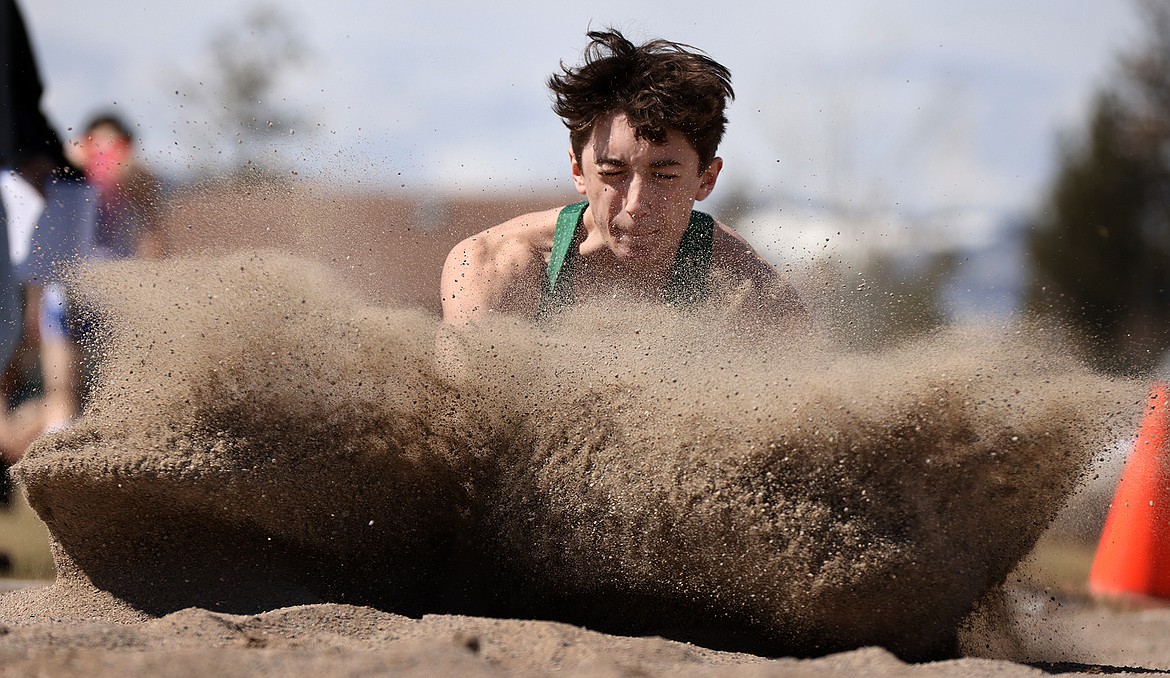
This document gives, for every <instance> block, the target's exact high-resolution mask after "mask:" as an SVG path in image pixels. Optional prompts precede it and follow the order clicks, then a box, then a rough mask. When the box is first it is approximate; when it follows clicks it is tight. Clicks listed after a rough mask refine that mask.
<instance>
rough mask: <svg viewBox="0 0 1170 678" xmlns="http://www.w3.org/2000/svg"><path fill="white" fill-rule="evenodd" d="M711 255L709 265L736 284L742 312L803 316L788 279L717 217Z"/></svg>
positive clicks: (801, 307) (798, 299) (802, 307)
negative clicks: (710, 263)
mask: <svg viewBox="0 0 1170 678" xmlns="http://www.w3.org/2000/svg"><path fill="white" fill-rule="evenodd" d="M711 256H712V267H713V268H714V269H715V270H716V271H719V272H720V273H721V274H722V275H725V276H727V277H728V278H729V280H730V282H731V283H732V284H733V285H735V286H736V287H737V288H739V294H738V295H737V296H738V297H739V301H740V302H741V303H742V304H743V306H742V310H743V311H744V312H745V313H747V314H749V315H756V316H759V317H761V318H780V317H786V318H793V317H804V316H805V314H806V310H805V307H804V304H803V303H802V302H801V301H800V297H799V295H798V294H797V293H796V290H795V289H793V287H792V285H791V284H789V282H788V280H787V279H786V278H785V277H784V276H783V275H782V274H781V273H780V272H779V271H777V270H776V267H775V266H773V265H772V264H770V263H769V262H768V260H766V259H764V257H763V256H761V255H760V253H759V252H757V251H756V250H755V248H754V247H752V246H751V244H749V243H748V241H747V240H745V239H744V237H743V236H742V235H740V234H739V233H736V232H735V230H734V229H732V228H730V227H729V226H727V225H726V224H724V223H722V222H719V221H716V222H715V233H714V242H713V243H712V251H711Z"/></svg>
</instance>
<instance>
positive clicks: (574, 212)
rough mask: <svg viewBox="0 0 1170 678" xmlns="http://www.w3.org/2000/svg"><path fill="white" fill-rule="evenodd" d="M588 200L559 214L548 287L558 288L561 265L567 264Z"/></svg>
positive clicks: (547, 271) (568, 207) (549, 258)
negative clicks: (567, 257) (566, 258)
mask: <svg viewBox="0 0 1170 678" xmlns="http://www.w3.org/2000/svg"><path fill="white" fill-rule="evenodd" d="M586 207H589V203H588V202H579V203H574V204H572V205H569V206H567V207H565V208H563V209H561V213H560V214H558V215H557V230H556V232H554V233H553V246H552V254H550V255H549V257H548V269H547V270H546V271H545V274H546V275H547V277H548V289H549V290H550V291H551V290H555V289H556V288H557V277H558V276H560V274H561V267H562V266H564V264H565V255H566V254H568V253H569V246H570V245H572V244H573V235H574V234H576V232H577V224H578V223H579V222H580V221H581V215H582V214H583V213H584V212H585V208H586Z"/></svg>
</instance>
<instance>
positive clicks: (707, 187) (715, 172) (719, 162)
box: [695, 158, 723, 200]
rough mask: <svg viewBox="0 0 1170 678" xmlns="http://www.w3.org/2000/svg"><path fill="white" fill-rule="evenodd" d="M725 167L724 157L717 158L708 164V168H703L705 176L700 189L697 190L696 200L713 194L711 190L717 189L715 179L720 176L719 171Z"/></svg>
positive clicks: (700, 183)
mask: <svg viewBox="0 0 1170 678" xmlns="http://www.w3.org/2000/svg"><path fill="white" fill-rule="evenodd" d="M722 169H723V158H715V159H714V160H712V161H711V164H710V165H707V169H705V170H703V178H702V180H701V181H700V182H699V190H697V191H695V200H705V199H706V198H707V196H709V195H711V191H714V190H715V181H716V180H717V179H718V178H719V172H720V171H721V170H722Z"/></svg>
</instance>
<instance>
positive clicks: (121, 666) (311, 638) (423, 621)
mask: <svg viewBox="0 0 1170 678" xmlns="http://www.w3.org/2000/svg"><path fill="white" fill-rule="evenodd" d="M1017 607H1018V609H1017V616H1016V617H1015V622H1016V623H1017V624H1018V625H1019V627H1020V628H1023V629H1026V633H1024V634H1023V635H1021V636H1020V637H1019V638H1017V641H1018V643H1019V645H1018V646H1017V648H1016V651H1017V652H1021V653H1022V654H1021V655H1020V659H1019V660H1018V661H1011V660H1005V659H985V658H960V659H953V660H946V661H937V662H930V663H919V664H908V663H905V662H903V661H901V660H899V659H898V658H897V657H895V656H894V655H892V654H891V653H889V652H887V651H886V650H883V649H880V648H877V647H867V648H861V649H858V650H854V651H850V652H842V653H836V654H832V655H829V656H825V657H820V658H815V659H793V658H764V657H759V656H753V655H748V654H737V653H728V652H718V651H714V650H709V649H705V648H703V647H701V646H697V645H693V644H687V643H680V642H675V641H670V640H665V639H662V638H655V637H622V636H614V635H607V634H602V633H598V632H594V631H590V630H588V629H584V628H580V627H577V626H571V625H567V624H562V623H556V622H548V621H525V620H514V619H490V618H482V617H464V616H452V615H426V616H423V617H422V618H420V619H412V618H408V617H404V616H400V615H396V614H392V613H389V612H382V611H378V610H374V609H371V608H368V607H357V606H348V605H337V604H322V605H306V606H297V607H288V608H281V609H276V610H272V611H270V612H264V613H261V614H256V615H230V614H222V613H215V612H209V611H207V610H204V609H198V608H191V609H185V610H181V611H178V612H174V613H171V614H169V615H166V616H164V617H161V618H158V619H152V620H149V621H144V622H139V623H132V624H117V623H109V622H104V623H103V622H92V621H91V622H87V621H72V622H60V621H59V622H49V621H42V622H27V621H24V622H13V621H8V622H6V623H5V624H4V625H3V626H2V627H0V674H2V675H5V676H8V675H11V676H38V675H44V676H55V675H78V676H81V675H101V676H116V675H173V676H206V675H250V676H355V675H383V674H386V673H394V674H402V675H418V676H449V675H454V674H456V673H458V674H462V675H467V676H491V675H548V674H550V673H554V672H555V673H558V674H563V675H581V676H628V675H637V676H806V675H807V676H856V675H879V676H901V675H915V676H1025V675H1027V676H1039V675H1044V674H1060V675H1101V674H1104V673H1108V674H1115V673H1120V674H1127V673H1134V674H1149V673H1159V672H1161V670H1166V669H1170V650H1168V649H1167V641H1166V638H1168V637H1170V610H1164V609H1158V610H1146V611H1140V612H1139V611H1129V612H1122V611H1116V610H1111V609H1109V608H1106V607H1102V606H1098V605H1089V604H1087V603H1084V602H1083V601H1070V600H1061V601H1052V600H1050V599H1049V598H1048V597H1045V596H1041V595H1039V594H1023V593H1020V594H1018V602H1017Z"/></svg>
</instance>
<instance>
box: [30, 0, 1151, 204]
mask: <svg viewBox="0 0 1170 678" xmlns="http://www.w3.org/2000/svg"><path fill="white" fill-rule="evenodd" d="M18 2H20V4H21V6H22V9H23V10H24V12H25V18H26V20H27V22H28V24H29V30H30V33H31V36H32V40H33V43H34V47H35V49H36V50H37V52H38V56H39V58H40V62H41V70H42V77H43V79H44V80H45V83H46V87H47V91H46V100H45V102H44V103H45V106H46V109H47V111H48V113H49V114H50V116H51V118H52V120H53V121H54V123H55V124H56V125H57V126H58V127H59V128H61V130H62V132H63V134H66V135H68V134H69V133H70V132H68V131H66V130H67V129H68V128H73V127H76V126H78V125H81V124H83V123H84V121H85V119H86V118H87V117H88V116H89V115H90V114H92V113H93V112H94V111H97V110H100V109H106V108H111V107H114V108H116V110H118V111H119V112H121V113H122V114H123V115H124V116H125V117H127V118H129V119H130V120H132V121H133V122H134V123H136V124H138V125H139V126H140V128H139V129H140V141H141V144H142V146H143V148H144V150H145V153H146V157H147V158H148V159H149V160H150V162H151V163H152V164H154V165H155V166H156V167H158V168H159V169H162V170H166V171H172V170H175V169H177V168H181V167H183V166H184V165H185V164H187V163H189V162H190V160H191V158H192V156H193V145H194V144H193V143H192V141H191V138H192V135H191V134H190V129H186V128H189V127H190V126H192V125H194V124H195V123H194V120H195V118H196V117H197V116H196V115H195V113H194V110H193V108H192V101H191V99H190V95H191V92H190V86H189V85H188V83H189V82H197V81H198V79H199V78H200V77H202V76H205V75H206V73H207V70H208V63H209V57H208V52H209V50H208V45H209V43H210V41H211V39H212V36H213V35H215V34H216V33H217V32H218V31H223V30H225V29H228V28H230V27H231V26H232V25H233V24H238V23H239V21H240V19H241V18H242V17H243V16H244V15H245V14H246V12H247V11H248V9H249V8H251V7H253V6H254V5H251V4H249V3H247V2H240V1H239V0H199V1H198V2H184V3H173V2H157V1H153V0H152V1H150V2H147V1H145V0H138V1H137V2H131V1H129V0H102V1H101V2H87V3H81V2H77V1H76V0H18ZM279 7H280V9H281V11H283V12H284V13H285V14H286V15H287V16H288V18H289V19H290V21H291V23H292V25H293V26H294V27H295V28H296V29H297V30H298V31H299V32H300V33H301V35H302V37H303V38H304V40H305V42H306V43H307V45H308V47H309V50H310V52H311V59H312V60H311V67H310V68H308V69H306V70H305V71H304V73H302V74H301V75H300V76H299V77H298V78H296V79H295V81H292V82H289V83H287V86H286V89H284V90H282V96H283V97H284V98H285V99H287V100H289V101H291V102H294V103H295V104H296V106H298V107H300V108H301V110H303V111H304V112H305V113H306V115H307V117H308V120H309V122H308V123H306V125H305V127H304V129H301V130H298V133H299V134H301V135H302V136H301V137H300V138H302V139H311V140H312V141H311V147H310V150H309V151H308V152H307V153H306V154H304V156H303V157H300V158H298V159H297V160H296V162H297V165H298V167H300V168H301V169H302V170H303V172H302V174H308V175H310V176H321V175H324V176H325V177H326V178H328V179H329V180H331V181H336V182H340V183H346V184H353V183H355V182H357V181H361V183H362V184H363V185H373V186H401V185H406V186H408V187H414V188H424V187H432V188H433V187H447V188H458V189H459V190H464V191H465V190H504V189H520V190H527V189H528V187H531V186H538V187H549V186H554V187H555V186H562V185H563V186H568V179H567V176H568V171H567V162H566V159H565V157H566V156H565V149H566V147H567V136H566V133H565V130H564V128H563V126H562V125H561V123H560V121H559V120H558V119H556V118H555V117H554V116H553V114H552V113H551V111H550V110H549V97H548V94H547V91H546V89H545V86H544V81H545V79H546V78H547V76H548V75H549V74H550V73H551V72H552V71H553V70H554V69H555V68H556V67H557V64H558V62H559V61H560V60H565V61H567V62H570V63H572V62H576V61H577V59H578V58H579V56H580V53H581V49H582V47H583V46H584V44H585V36H584V33H585V31H586V30H587V29H588V28H589V27H593V28H599V27H606V26H613V27H617V28H619V29H621V30H623V31H624V32H625V33H626V34H627V36H628V37H631V38H633V39H635V40H639V41H640V40H642V39H646V38H651V37H665V38H669V39H672V40H678V41H682V42H686V43H689V44H692V45H695V46H697V47H700V48H702V49H704V50H705V51H707V52H708V53H709V54H711V55H712V56H713V57H714V58H715V59H717V60H719V61H721V62H722V63H724V64H725V65H726V66H728V67H729V68H730V69H731V71H732V75H733V82H734V86H735V89H736V93H737V95H738V96H737V99H736V101H735V102H734V103H733V104H732V107H731V109H730V110H729V117H730V118H731V123H730V127H729V130H728V134H727V137H726V139H725V142H724V145H723V147H722V149H721V155H722V156H723V157H724V158H725V160H726V163H727V164H726V170H725V173H724V175H723V177H722V179H721V182H722V184H721V187H720V188H719V189H718V190H719V191H724V192H727V191H728V190H729V186H732V187H740V188H742V190H745V191H749V192H750V193H751V194H753V195H757V196H760V197H777V198H781V199H783V200H785V201H788V202H795V203H800V202H817V201H833V202H846V203H853V204H858V205H861V206H866V205H871V204H872V205H899V206H904V208H905V209H910V210H917V211H923V210H955V209H972V210H974V209H989V210H993V211H995V212H997V213H1003V212H1010V211H1013V210H1014V211H1019V210H1024V209H1027V208H1029V207H1030V206H1031V205H1034V204H1035V203H1036V201H1037V199H1038V195H1039V192H1040V191H1041V189H1042V188H1043V186H1044V185H1045V182H1046V181H1047V179H1048V178H1049V174H1050V172H1051V169H1052V166H1053V160H1054V158H1055V155H1056V138H1057V133H1058V132H1059V131H1060V130H1073V129H1076V128H1077V127H1078V126H1079V125H1080V124H1081V122H1082V121H1083V119H1084V116H1085V112H1086V107H1087V105H1088V103H1089V101H1090V99H1091V96H1092V94H1093V92H1094V91H1095V90H1096V89H1098V88H1099V87H1100V86H1101V84H1102V83H1103V82H1105V81H1106V79H1107V78H1108V77H1109V76H1110V74H1111V73H1112V72H1113V69H1114V67H1115V61H1116V55H1117V54H1118V53H1119V51H1120V50H1122V49H1125V48H1127V47H1130V46H1132V45H1133V44H1134V43H1135V42H1136V41H1137V39H1138V37H1139V36H1140V35H1141V31H1140V26H1139V24H1138V20H1137V13H1136V11H1135V9H1134V6H1133V4H1132V3H1131V2H1129V1H1127V0H1028V2H1017V1H1015V0H981V1H979V2H975V1H972V0H955V1H952V2H939V1H938V0H881V1H877V0H808V1H800V2H797V1H792V0H780V1H778V2H769V3H765V2H744V3H740V2H734V1H724V2H711V0H702V1H698V0H670V1H669V2H632V1H629V0H627V1H624V2H612V1H608V0H603V1H595V2H591V3H571V4H570V3H550V2H518V1H509V0H497V1H495V2H483V3H468V2H465V1H459V2H446V1H444V0H432V1H429V2H410V3H407V2H383V1H375V0H332V1H330V2H307V1H306V0H282V1H281V2H280V3H279ZM177 90H179V94H178V95H176V91H177ZM221 143H222V144H225V145H227V147H230V144H231V143H232V139H230V138H220V139H216V140H213V141H212V144H221Z"/></svg>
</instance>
